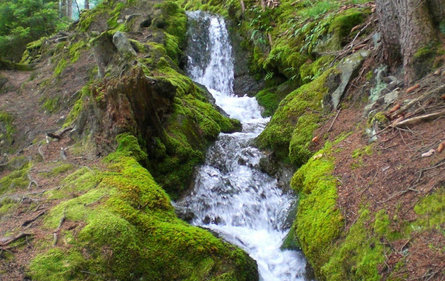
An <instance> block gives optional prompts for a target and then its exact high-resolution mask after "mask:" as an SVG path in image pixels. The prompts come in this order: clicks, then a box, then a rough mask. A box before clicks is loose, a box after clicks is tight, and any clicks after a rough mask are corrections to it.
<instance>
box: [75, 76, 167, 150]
mask: <svg viewBox="0 0 445 281" xmlns="http://www.w3.org/2000/svg"><path fill="white" fill-rule="evenodd" d="M175 93H176V88H175V87H174V86H173V85H172V84H170V82H168V81H166V80H161V79H158V80H154V79H150V78H148V77H147V76H145V74H144V73H143V71H142V70H140V69H135V70H132V71H131V72H130V73H129V74H128V75H126V76H124V77H123V78H121V79H114V80H109V81H105V82H103V85H99V86H97V87H95V88H94V89H93V90H92V96H93V97H94V101H93V102H89V103H88V105H87V106H86V108H85V109H86V110H84V111H83V112H82V113H81V116H80V118H79V119H78V121H77V126H76V127H77V128H78V130H79V133H81V134H83V133H88V131H90V133H93V134H94V135H100V136H101V137H102V138H103V139H106V140H113V139H114V138H115V136H117V135H118V134H121V133H124V132H131V133H133V134H135V135H138V136H141V137H142V138H143V139H150V138H151V137H154V136H158V137H160V138H161V139H162V138H164V134H165V132H164V129H163V126H162V123H163V121H164V119H165V116H166V115H167V114H168V113H170V112H172V110H173V98H174V96H175ZM90 101H91V100H90ZM99 147H100V148H102V149H104V146H103V145H101V146H99ZM105 149H106V148H105Z"/></svg>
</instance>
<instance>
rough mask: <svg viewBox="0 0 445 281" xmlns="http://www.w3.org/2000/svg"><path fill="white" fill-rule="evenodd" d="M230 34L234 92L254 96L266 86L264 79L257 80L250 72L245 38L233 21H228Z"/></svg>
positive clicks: (239, 94)
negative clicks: (243, 44) (242, 43)
mask: <svg viewBox="0 0 445 281" xmlns="http://www.w3.org/2000/svg"><path fill="white" fill-rule="evenodd" d="M228 26H229V36H230V40H231V43H232V56H233V60H234V64H235V65H234V67H235V69H234V71H235V80H234V81H233V92H234V93H235V94H236V95H238V96H244V95H248V96H254V95H256V94H257V93H258V92H259V91H260V90H261V89H263V88H264V83H263V81H262V80H260V81H258V80H256V79H255V78H254V77H253V76H252V75H250V72H249V52H248V50H246V49H245V48H243V47H242V46H241V42H242V41H243V38H242V37H241V36H240V34H239V33H238V32H237V31H236V27H235V25H234V23H233V22H228Z"/></svg>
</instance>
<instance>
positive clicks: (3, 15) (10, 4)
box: [0, 0, 66, 61]
mask: <svg viewBox="0 0 445 281" xmlns="http://www.w3.org/2000/svg"><path fill="white" fill-rule="evenodd" d="M65 25H66V21H62V20H61V19H60V18H59V11H58V1H57V0H0V58H3V59H7V60H12V61H17V60H20V57H21V55H22V53H23V51H24V50H25V47H26V44H27V43H29V42H31V41H34V40H36V39H38V38H40V37H42V36H46V35H49V34H52V33H54V32H55V31H57V30H59V29H61V28H63V27H64V26H65Z"/></svg>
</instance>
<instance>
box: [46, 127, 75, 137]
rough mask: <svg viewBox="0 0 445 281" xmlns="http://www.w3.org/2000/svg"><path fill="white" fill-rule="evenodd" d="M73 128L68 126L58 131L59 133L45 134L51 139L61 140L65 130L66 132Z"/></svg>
mask: <svg viewBox="0 0 445 281" xmlns="http://www.w3.org/2000/svg"><path fill="white" fill-rule="evenodd" d="M72 130H73V128H72V127H69V128H66V129H64V130H63V131H62V132H60V133H59V134H56V133H47V134H46V135H47V136H48V137H50V138H53V139H57V140H61V139H62V138H63V135H64V134H65V133H66V132H68V131H72Z"/></svg>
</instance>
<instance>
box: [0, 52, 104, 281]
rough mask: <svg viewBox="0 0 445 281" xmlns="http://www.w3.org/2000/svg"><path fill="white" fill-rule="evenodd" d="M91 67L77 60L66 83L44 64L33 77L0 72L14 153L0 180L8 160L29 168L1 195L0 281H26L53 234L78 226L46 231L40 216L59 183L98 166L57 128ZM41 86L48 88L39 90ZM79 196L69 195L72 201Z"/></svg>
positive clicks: (1, 105)
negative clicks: (28, 270)
mask: <svg viewBox="0 0 445 281" xmlns="http://www.w3.org/2000/svg"><path fill="white" fill-rule="evenodd" d="M91 65H93V64H92V63H91V58H85V57H82V58H81V60H80V61H79V62H77V63H76V64H73V65H72V66H70V67H69V68H68V69H66V71H65V72H64V75H68V76H71V79H63V80H58V79H57V78H56V77H54V76H53V69H52V66H51V65H48V64H45V63H41V64H39V65H38V66H37V67H36V70H35V72H31V71H28V72H22V71H0V76H2V77H5V78H6V79H8V82H7V84H6V85H5V88H6V91H4V92H3V93H0V112H2V111H3V112H7V113H8V114H10V115H11V116H12V117H13V127H14V140H13V144H12V145H11V146H12V147H13V148H14V149H15V150H16V152H15V153H12V154H9V155H6V154H5V155H2V156H1V157H0V179H2V178H4V177H6V176H8V175H10V174H11V169H10V168H8V166H5V164H6V163H7V162H8V160H11V159H15V158H17V159H24V160H20V161H19V162H21V163H19V165H20V166H23V165H26V163H27V162H28V161H30V160H31V161H32V166H30V168H29V170H27V172H26V175H23V177H24V179H25V180H26V182H27V183H28V182H29V184H27V185H25V186H17V187H15V188H12V189H11V190H8V191H7V192H4V193H3V192H2V193H3V194H1V196H0V207H6V208H7V209H6V211H5V212H3V211H2V212H0V280H2V281H10V280H27V279H26V268H27V267H28V266H29V263H30V261H31V259H32V258H33V257H35V256H36V255H37V254H38V253H40V252H41V251H42V250H43V247H39V245H42V244H44V243H55V244H57V243H59V244H60V243H61V241H58V238H56V237H58V233H60V232H62V231H64V230H66V229H75V228H77V227H79V228H78V229H81V227H80V226H79V225H76V224H75V223H73V222H69V221H67V222H61V223H60V227H59V228H58V229H51V228H48V227H46V226H45V224H44V217H45V214H48V213H49V210H51V209H52V208H53V207H54V206H56V205H58V204H59V203H60V201H61V200H62V199H54V198H49V197H50V195H51V192H52V191H57V190H58V189H60V187H61V184H62V183H61V181H62V179H64V178H65V177H66V176H67V175H68V174H70V173H72V172H73V171H75V170H77V169H78V168H81V167H88V168H90V169H91V168H96V167H99V166H100V161H99V160H98V159H97V158H96V157H94V155H91V154H90V153H89V152H88V151H85V150H82V149H80V150H79V149H78V147H76V146H74V141H73V140H72V139H71V137H70V131H67V130H64V129H62V126H63V121H64V120H65V117H66V116H67V114H68V113H69V111H70V109H71V106H72V102H70V100H73V99H74V97H76V96H77V93H78V91H79V90H80V89H81V88H82V87H83V86H84V85H85V81H87V80H88V71H87V69H89V68H91ZM34 76H35V77H34ZM46 83H52V85H53V86H52V87H43V86H42V85H45V84H46ZM41 89H45V91H44V90H41ZM48 89H49V90H48ZM48 101H50V103H51V102H52V103H53V104H51V106H50V107H46V106H45V104H48ZM67 104H68V105H71V106H67ZM53 111H54V112H53ZM68 129H70V128H68ZM62 132H63V134H61V133H62ZM48 133H50V134H51V133H52V134H56V135H61V138H60V139H55V138H51V137H48V136H47V134H48ZM62 151H63V152H62ZM78 195H79V194H75V192H73V194H72V197H73V198H74V197H76V196H78Z"/></svg>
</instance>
